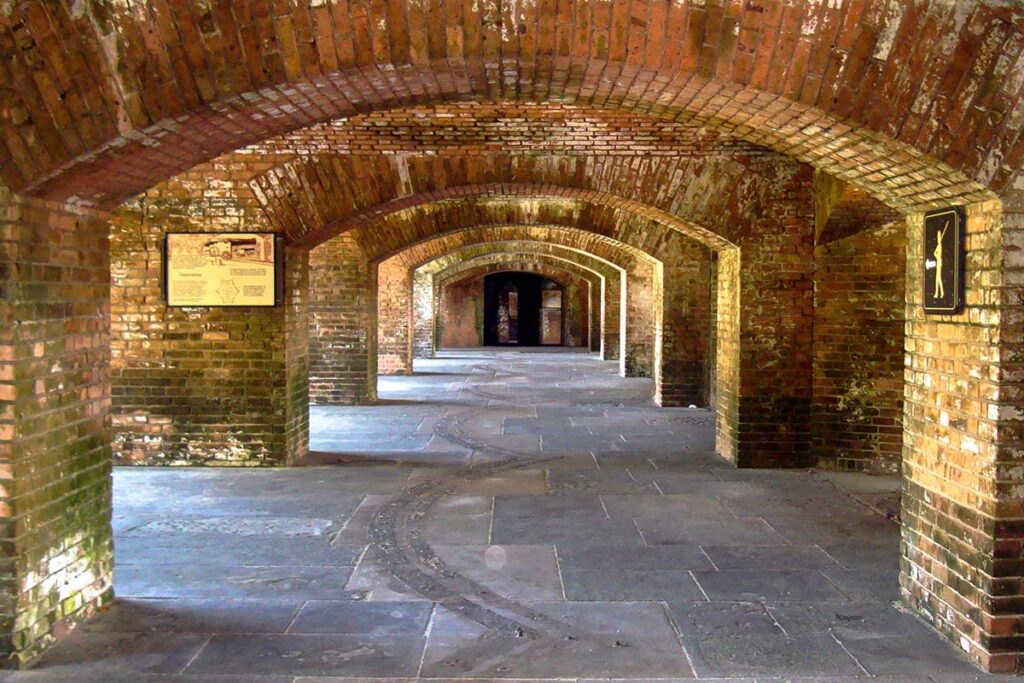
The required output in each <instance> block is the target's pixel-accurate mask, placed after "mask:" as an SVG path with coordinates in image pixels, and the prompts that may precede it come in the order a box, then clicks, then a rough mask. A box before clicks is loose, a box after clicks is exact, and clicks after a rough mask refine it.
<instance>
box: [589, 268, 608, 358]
mask: <svg viewBox="0 0 1024 683" xmlns="http://www.w3.org/2000/svg"><path fill="white" fill-rule="evenodd" d="M605 281H606V278H604V277H600V278H598V279H597V280H596V281H595V282H593V283H592V284H591V286H590V350H591V352H594V351H596V352H597V353H600V352H601V330H602V329H603V328H604V306H605V303H604V290H605Z"/></svg>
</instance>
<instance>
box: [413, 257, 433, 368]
mask: <svg viewBox="0 0 1024 683" xmlns="http://www.w3.org/2000/svg"><path fill="white" fill-rule="evenodd" d="M412 314H413V321H412V354H413V357H415V358H433V357H434V285H433V277H432V276H431V274H430V273H427V272H424V271H421V270H417V271H415V272H413V276H412Z"/></svg>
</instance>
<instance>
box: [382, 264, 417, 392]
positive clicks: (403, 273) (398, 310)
mask: <svg viewBox="0 0 1024 683" xmlns="http://www.w3.org/2000/svg"><path fill="white" fill-rule="evenodd" d="M377 372H378V373H380V374H381V375H408V374H412V273H411V272H410V271H409V269H408V268H407V267H405V266H404V265H403V264H401V263H397V262H395V261H394V260H393V259H388V260H386V261H383V262H382V263H381V264H380V265H378V266H377Z"/></svg>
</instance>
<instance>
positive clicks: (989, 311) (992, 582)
mask: <svg viewBox="0 0 1024 683" xmlns="http://www.w3.org/2000/svg"><path fill="white" fill-rule="evenodd" d="M1005 201H1006V204H1005V209H1006V212H1005V213H1002V212H1001V210H1000V203H999V202H998V201H995V200H993V201H990V202H984V203H979V204H975V205H972V206H969V207H967V241H966V245H967V249H968V253H967V264H966V265H967V268H966V270H967V273H966V285H967V290H966V304H967V305H966V309H965V310H964V312H963V313H961V314H959V315H954V316H933V315H928V316H926V315H925V314H924V312H923V309H922V307H921V290H922V281H923V278H922V275H921V265H920V264H921V259H922V257H923V255H924V254H923V252H924V249H923V246H922V241H923V240H922V233H923V228H922V224H923V216H920V215H917V216H912V217H911V218H910V219H909V220H908V233H907V300H906V311H907V337H906V355H907V360H906V371H905V374H904V376H905V378H906V387H905V393H904V395H905V401H904V417H903V420H904V430H905V431H904V436H903V474H904V482H903V496H902V508H903V509H902V520H903V538H902V543H901V550H902V554H903V557H902V561H901V563H900V586H901V592H902V595H903V599H904V600H905V601H906V602H907V603H908V604H909V605H910V606H911V607H912V608H914V609H915V610H916V611H917V612H918V613H919V614H920V615H921V616H923V617H924V618H925V619H926V620H927V621H929V622H931V623H932V624H933V625H934V626H935V627H936V628H937V629H938V630H939V631H940V632H942V633H943V634H945V635H946V636H948V637H949V638H950V639H951V640H952V641H953V642H954V643H956V644H957V645H958V646H959V647H961V648H962V649H963V650H964V651H965V652H967V654H968V655H969V656H970V657H971V658H973V659H974V660H975V661H977V662H978V663H979V664H980V665H981V666H983V667H985V668H987V669H989V670H992V671H999V672H1010V671H1021V670H1024V588H1022V581H1021V578H1020V577H1021V576H1022V574H1024V495H1022V493H1021V491H1022V490H1024V471H1022V468H1021V465H1020V463H1021V458H1022V456H1024V448H1022V445H1024V417H1022V411H1021V405H1022V404H1024V360H1022V359H1024V326H1022V324H1021V321H1022V320H1024V303H1022V302H1024V296H1022V295H1024V287H1022V283H1024V259H1022V258H1021V254H1024V201H1022V198H1021V197H1020V196H1014V197H1009V198H1006V199H1005Z"/></svg>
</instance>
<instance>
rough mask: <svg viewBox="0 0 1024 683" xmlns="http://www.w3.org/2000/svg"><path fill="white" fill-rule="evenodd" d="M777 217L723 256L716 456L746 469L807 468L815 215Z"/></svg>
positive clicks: (783, 210)
mask: <svg viewBox="0 0 1024 683" xmlns="http://www.w3.org/2000/svg"><path fill="white" fill-rule="evenodd" d="M793 208H794V207H786V206H785V205H782V204H781V203H780V205H779V206H778V207H776V208H775V211H778V212H779V213H778V214H777V215H774V216H771V215H768V216H765V217H764V219H763V222H762V223H761V224H760V225H758V226H757V227H755V228H754V229H753V230H750V231H749V232H748V233H747V234H746V235H744V236H743V237H742V240H741V242H740V247H739V249H728V250H724V251H722V252H719V259H718V280H717V283H718V296H719V299H718V306H717V316H718V339H717V344H716V352H717V358H716V364H717V372H716V375H717V379H716V381H717V390H718V391H717V411H718V420H719V430H718V444H717V446H718V451H719V453H720V454H721V455H722V456H723V457H726V458H728V459H730V460H732V461H733V462H735V463H736V465H737V466H739V467H808V466H810V465H811V453H810V409H811V393H812V363H811V350H812V341H813V287H812V279H813V269H814V251H813V249H814V245H813V231H812V228H813V214H812V213H811V212H810V202H807V206H806V207H803V208H804V209H806V211H801V210H800V208H801V207H800V206H799V205H795V210H792V209H793Z"/></svg>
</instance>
